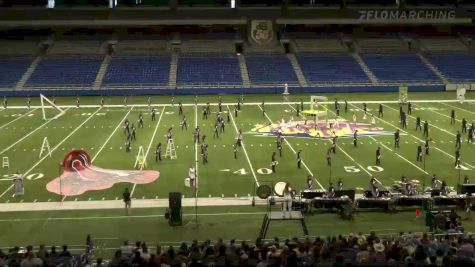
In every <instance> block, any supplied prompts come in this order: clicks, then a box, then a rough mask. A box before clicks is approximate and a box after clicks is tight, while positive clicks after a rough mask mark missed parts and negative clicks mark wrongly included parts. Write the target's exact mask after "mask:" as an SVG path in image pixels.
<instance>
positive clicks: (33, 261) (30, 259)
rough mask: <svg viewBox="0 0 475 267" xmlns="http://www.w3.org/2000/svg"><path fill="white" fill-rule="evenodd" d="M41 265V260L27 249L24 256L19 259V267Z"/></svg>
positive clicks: (36, 266) (37, 266)
mask: <svg viewBox="0 0 475 267" xmlns="http://www.w3.org/2000/svg"><path fill="white" fill-rule="evenodd" d="M40 266H43V260H41V259H40V258H37V257H36V256H35V253H33V252H32V251H28V252H27V253H26V257H25V258H24V259H23V260H22V261H21V264H20V267H40Z"/></svg>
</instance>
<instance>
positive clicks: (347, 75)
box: [297, 53, 369, 83]
mask: <svg viewBox="0 0 475 267" xmlns="http://www.w3.org/2000/svg"><path fill="white" fill-rule="evenodd" d="M297 59H298V61H299V64H300V67H301V68H302V71H303V73H304V75H305V77H306V78H307V81H308V82H309V83H335V82H337V83H338V82H343V83H368V82H369V80H368V77H367V76H366V74H365V73H364V71H363V70H362V69H361V67H360V66H359V65H358V62H356V60H355V59H354V58H353V57H352V56H351V55H349V54H345V53H298V54H297Z"/></svg>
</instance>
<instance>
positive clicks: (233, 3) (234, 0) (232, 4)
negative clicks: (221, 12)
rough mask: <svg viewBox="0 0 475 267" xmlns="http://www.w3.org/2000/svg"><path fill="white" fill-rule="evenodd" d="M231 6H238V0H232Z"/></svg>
mask: <svg viewBox="0 0 475 267" xmlns="http://www.w3.org/2000/svg"><path fill="white" fill-rule="evenodd" d="M231 8H236V0H231Z"/></svg>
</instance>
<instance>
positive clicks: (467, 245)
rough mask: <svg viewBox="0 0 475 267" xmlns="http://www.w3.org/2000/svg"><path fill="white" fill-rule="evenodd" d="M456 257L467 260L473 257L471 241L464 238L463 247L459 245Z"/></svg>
mask: <svg viewBox="0 0 475 267" xmlns="http://www.w3.org/2000/svg"><path fill="white" fill-rule="evenodd" d="M457 256H459V257H463V258H469V259H471V258H473V257H474V256H475V249H474V246H473V240H470V239H468V238H465V239H464V241H463V245H461V246H460V249H459V250H458V251H457Z"/></svg>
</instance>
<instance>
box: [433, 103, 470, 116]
mask: <svg viewBox="0 0 475 267" xmlns="http://www.w3.org/2000/svg"><path fill="white" fill-rule="evenodd" d="M440 103H441V104H442V105H446V106H449V107H452V108H456V109H459V110H462V111H465V112H468V113H471V114H475V112H473V111H471V110H467V109H464V108H459V107H457V106H452V105H449V104H447V103H444V102H440Z"/></svg>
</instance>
